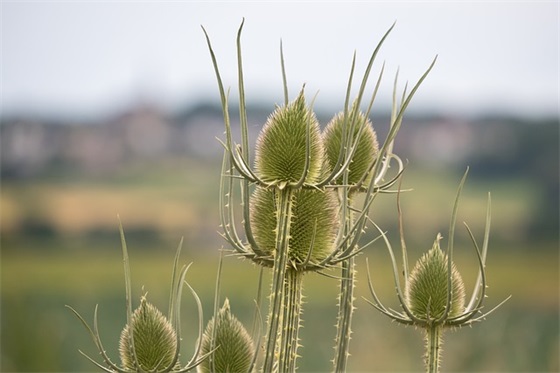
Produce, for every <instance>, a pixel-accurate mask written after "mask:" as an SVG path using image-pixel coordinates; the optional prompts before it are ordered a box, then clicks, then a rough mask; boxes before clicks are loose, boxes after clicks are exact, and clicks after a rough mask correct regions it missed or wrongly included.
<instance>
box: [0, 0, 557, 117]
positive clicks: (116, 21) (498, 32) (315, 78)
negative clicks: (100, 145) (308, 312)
mask: <svg viewBox="0 0 560 373" xmlns="http://www.w3.org/2000/svg"><path fill="white" fill-rule="evenodd" d="M1 6H2V9H1V11H2V12H1V24H2V25H1V29H2V30H1V31H2V34H1V39H2V40H1V41H2V46H1V47H2V50H1V79H2V80H1V82H0V86H1V91H2V97H1V101H2V109H3V112H4V114H9V113H14V112H21V111H39V112H48V113H57V112H60V113H66V114H68V113H71V114H87V115H95V114H98V113H100V114H101V113H106V112H107V111H113V110H118V109H119V108H120V107H124V106H126V105H128V104H130V103H133V102H135V101H137V100H143V101H155V102H156V103H157V104H159V105H162V107H164V108H166V109H174V108H177V107H180V106H183V105H190V104H195V103H198V102H200V101H202V100H206V99H211V100H214V101H215V102H217V101H218V99H219V97H218V91H217V88H216V81H215V77H214V73H213V69H212V66H211V61H210V57H209V53H208V49H207V47H206V43H205V39H204V35H203V33H202V30H201V27H200V26H201V25H204V27H205V28H206V30H207V31H208V33H209V35H210V37H211V40H212V43H213V46H214V49H215V52H216V55H217V57H218V62H219V64H220V67H221V69H222V72H223V75H224V81H225V84H226V85H227V86H231V88H232V92H234V91H235V90H236V89H237V85H236V75H235V74H236V65H235V61H236V60H235V36H236V32H237V28H238V26H239V24H240V22H241V20H242V18H243V17H245V27H244V31H243V39H242V40H243V46H242V48H243V61H244V68H245V78H246V90H247V100H248V101H252V102H259V101H261V102H262V101H266V102H268V101H270V102H272V103H275V102H276V103H281V102H282V101H283V98H282V97H283V93H282V80H281V70H280V62H279V61H280V59H279V43H280V39H282V41H283V45H284V54H285V60H286V69H287V75H288V84H289V88H290V95H291V97H292V98H293V97H294V96H295V95H296V94H297V92H298V91H299V89H300V88H301V86H302V85H303V84H304V83H305V84H306V92H307V93H308V96H309V97H312V96H313V95H314V94H315V93H316V92H319V95H318V96H317V99H316V105H317V106H321V107H322V108H325V107H326V108H328V107H333V112H334V111H338V110H339V109H340V108H341V106H342V103H343V98H344V94H345V90H346V83H347V79H348V74H349V71H350V64H351V60H352V54H353V53H354V51H356V52H357V73H359V74H361V73H362V72H363V69H364V67H365V64H366V62H367V59H368V58H369V55H370V53H371V52H372V51H373V48H374V47H375V45H376V44H377V42H378V40H379V39H380V37H381V36H382V35H383V33H384V32H385V31H386V30H387V29H388V28H389V27H390V26H391V24H392V23H393V22H394V21H396V22H397V23H396V27H395V29H394V31H393V32H392V33H391V35H390V36H389V38H388V40H387V41H386V43H385V45H384V47H383V49H382V51H381V53H380V55H379V62H378V63H377V64H376V66H375V71H376V72H377V71H379V68H380V66H381V63H382V62H383V61H385V62H386V75H385V80H384V82H385V83H384V85H383V86H382V87H381V93H380V101H379V102H380V104H379V106H378V107H377V109H378V110H383V109H384V106H383V105H384V102H386V101H384V100H387V99H388V97H390V94H391V89H392V80H393V77H394V74H395V72H396V70H397V68H399V67H400V73H399V74H400V75H399V76H400V80H401V82H402V84H401V87H402V85H404V82H405V81H406V80H408V81H409V82H415V81H416V80H417V79H418V78H419V77H420V75H421V74H422V72H423V71H424V70H425V69H426V68H427V66H428V65H429V64H430V62H431V61H432V59H433V58H434V56H435V55H438V56H439V57H438V61H437V63H436V66H435V68H434V70H433V71H432V73H431V74H430V76H429V77H428V79H427V80H426V82H425V84H424V85H423V86H422V87H421V90H420V91H419V92H418V95H417V96H416V99H415V101H414V104H413V106H412V109H413V110H435V111H436V112H439V113H443V114H452V113H460V114H467V115H468V114H478V113H485V112H506V113H512V114H522V115H529V116H541V115H550V114H557V113H558V100H559V96H558V92H559V67H558V66H559V3H558V1H526V2H519V1H516V2H505V1H476V2H475V1H472V2H468V1H461V2H455V1H447V2H443V1H432V2H422V1H406V2H402V1H391V2H388V1H386V2H384V1H375V2H374V1H362V2H352V1H345V2H320V1H319V2H318V1H314V2H295V1H293V2H208V1H206V2H186V1H183V2H181V1H168V2H151V1H142V2H140V1H115V2H110V1H96V2H93V1H90V2H85V1H75V2H68V1H57V2H54V1H33V2H26V1H3V2H2V5H1ZM232 96H233V93H232ZM385 107H386V105H385Z"/></svg>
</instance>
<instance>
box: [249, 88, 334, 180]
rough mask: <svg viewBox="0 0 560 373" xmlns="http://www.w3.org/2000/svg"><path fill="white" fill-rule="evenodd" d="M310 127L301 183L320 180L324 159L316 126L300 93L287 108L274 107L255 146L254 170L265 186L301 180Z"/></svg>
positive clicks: (314, 119)
mask: <svg viewBox="0 0 560 373" xmlns="http://www.w3.org/2000/svg"><path fill="white" fill-rule="evenodd" d="M308 125H309V126H310V131H309V132H310V133H309V141H310V154H309V155H310V164H309V169H308V174H307V177H306V179H305V182H306V183H308V184H312V183H315V182H317V181H318V180H319V178H320V176H321V170H322V166H323V159H324V149H323V142H322V138H321V132H320V129H319V122H318V121H317V118H316V116H315V114H314V113H313V112H312V111H311V110H310V109H309V108H308V107H307V105H306V103H305V97H304V95H303V90H302V91H301V93H300V94H299V96H298V97H297V99H296V100H295V101H294V102H292V103H290V104H288V105H287V106H282V107H278V108H277V109H276V110H275V111H274V112H273V113H272V114H271V115H270V117H269V118H268V119H267V121H266V124H265V125H264V127H263V129H262V131H261V133H260V134H259V137H258V139H257V143H256V152H255V167H256V170H257V174H258V176H259V177H260V178H261V179H262V180H264V181H265V182H269V183H282V182H285V183H291V182H297V181H298V180H300V179H301V177H302V175H303V173H304V170H305V163H306V149H307V145H306V144H307V142H306V141H307V136H308V130H307V128H308V127H307V126H308Z"/></svg>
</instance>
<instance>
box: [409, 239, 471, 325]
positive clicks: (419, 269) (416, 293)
mask: <svg viewBox="0 0 560 373" xmlns="http://www.w3.org/2000/svg"><path fill="white" fill-rule="evenodd" d="M440 239H441V236H440V235H438V237H437V238H436V240H435V242H434V245H433V246H432V248H431V250H430V251H428V252H427V253H425V254H424V255H423V256H422V257H421V258H420V259H419V260H418V262H416V265H415V266H414V268H413V269H412V272H411V273H410V276H409V279H408V287H407V288H406V290H405V292H406V293H405V297H406V300H407V303H408V307H409V308H410V311H411V312H412V314H413V315H414V316H416V317H418V318H419V319H422V320H425V321H432V320H437V319H439V318H441V317H442V316H443V315H444V312H445V308H446V305H447V294H448V289H447V285H448V264H447V260H448V258H447V254H445V253H444V252H443V251H442V250H441V249H440V246H439V240H440ZM451 288H452V289H451V306H450V309H449V314H448V317H447V318H448V319H449V318H453V317H456V316H460V315H461V314H463V313H464V310H465V288H464V284H463V279H462V278H461V274H460V273H459V271H457V268H456V267H455V264H454V263H452V264H451Z"/></svg>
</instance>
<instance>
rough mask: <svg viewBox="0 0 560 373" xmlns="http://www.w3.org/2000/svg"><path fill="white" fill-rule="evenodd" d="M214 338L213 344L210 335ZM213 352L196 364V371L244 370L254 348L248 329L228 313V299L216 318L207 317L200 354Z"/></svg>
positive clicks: (245, 371)
mask: <svg viewBox="0 0 560 373" xmlns="http://www.w3.org/2000/svg"><path fill="white" fill-rule="evenodd" d="M213 336H215V338H216V340H215V341H214V343H212V338H213ZM212 349H215V351H214V352H213V353H212V355H211V356H210V357H209V358H207V359H205V360H204V361H203V362H202V363H201V364H200V365H199V366H198V367H197V371H198V372H199V373H211V372H230V373H247V372H249V369H250V367H251V363H252V361H253V356H254V353H255V348H254V346H253V341H252V340H251V337H250V336H249V333H247V330H246V329H245V327H244V326H243V324H241V322H239V320H237V318H236V317H235V316H234V315H233V314H232V313H231V311H230V307H229V301H228V300H227V299H226V300H225V302H224V306H223V307H222V308H221V309H220V310H219V311H218V315H217V318H216V319H214V318H212V320H210V321H209V322H208V325H207V326H206V330H205V331H204V335H203V336H202V351H201V352H202V353H203V354H207V353H209V352H211V351H212Z"/></svg>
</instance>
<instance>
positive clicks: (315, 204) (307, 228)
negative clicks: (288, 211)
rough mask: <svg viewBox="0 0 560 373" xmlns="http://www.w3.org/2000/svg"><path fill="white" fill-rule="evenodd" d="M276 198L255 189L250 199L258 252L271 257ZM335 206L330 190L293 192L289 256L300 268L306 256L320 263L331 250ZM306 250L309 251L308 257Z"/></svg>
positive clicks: (273, 247) (334, 234)
mask: <svg viewBox="0 0 560 373" xmlns="http://www.w3.org/2000/svg"><path fill="white" fill-rule="evenodd" d="M276 206H277V198H276V196H275V193H274V192H273V191H271V190H268V189H264V188H257V189H256V190H255V192H254V193H253V196H252V198H251V227H252V228H253V234H254V236H255V241H256V242H257V244H258V245H259V248H260V249H261V250H262V251H264V252H265V253H268V254H270V255H273V253H274V250H275V248H276V225H277V210H276ZM337 213H338V205H337V199H336V196H335V194H334V191H332V190H316V189H299V190H297V191H295V192H294V195H293V201H292V219H291V222H290V240H289V252H288V256H289V259H290V261H291V262H293V263H296V264H301V263H303V262H305V261H306V259H307V258H308V256H309V260H310V262H319V261H321V260H323V259H324V258H326V257H327V256H328V255H329V254H330V253H331V252H332V250H333V245H334V239H335V237H336V228H337V224H338V219H337ZM309 250H312V252H311V254H309Z"/></svg>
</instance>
